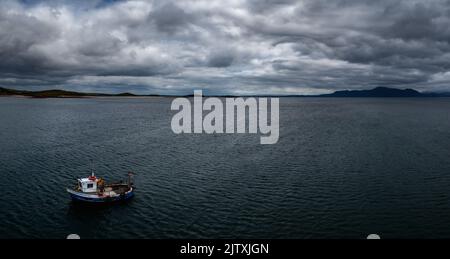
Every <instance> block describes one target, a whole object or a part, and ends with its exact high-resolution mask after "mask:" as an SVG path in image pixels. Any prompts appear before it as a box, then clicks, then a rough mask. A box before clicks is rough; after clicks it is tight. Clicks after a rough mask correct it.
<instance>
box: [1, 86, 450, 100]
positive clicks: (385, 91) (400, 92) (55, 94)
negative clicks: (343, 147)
mask: <svg viewBox="0 0 450 259" xmlns="http://www.w3.org/2000/svg"><path fill="white" fill-rule="evenodd" d="M0 96H26V97H32V98H82V97H108V96H110V97H139V96H142V97H144V96H155V95H135V94H132V93H120V94H104V93H82V92H73V91H64V90H45V91H24V90H14V89H8V88H2V87H0ZM161 96H164V95H161ZM189 96H190V95H187V96H185V97H189ZM223 97H238V96H223ZM274 97H276V96H274ZM280 97H281V96H280ZM286 97H450V92H448V93H431V92H429V93H422V92H419V91H416V90H414V89H396V88H388V87H376V88H374V89H371V90H344V91H336V92H334V93H331V94H322V95H290V96H286Z"/></svg>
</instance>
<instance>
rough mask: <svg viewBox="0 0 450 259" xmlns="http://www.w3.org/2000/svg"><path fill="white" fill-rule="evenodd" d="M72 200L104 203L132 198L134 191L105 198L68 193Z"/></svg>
mask: <svg viewBox="0 0 450 259" xmlns="http://www.w3.org/2000/svg"><path fill="white" fill-rule="evenodd" d="M70 196H71V197H72V200H74V201H82V202H95V203H104V202H113V201H124V200H128V199H130V198H132V197H133V196H134V192H130V193H127V194H125V195H124V196H117V197H113V198H111V197H105V198H86V197H82V196H78V195H75V194H70Z"/></svg>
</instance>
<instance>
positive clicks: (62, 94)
mask: <svg viewBox="0 0 450 259" xmlns="http://www.w3.org/2000/svg"><path fill="white" fill-rule="evenodd" d="M0 96H27V97H33V98H77V97H78V98H81V97H101V96H135V95H134V94H131V93H121V94H102V93H81V92H73V91H64V90H45V91H23V90H14V89H8V88H2V87H0Z"/></svg>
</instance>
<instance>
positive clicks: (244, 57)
mask: <svg viewBox="0 0 450 259" xmlns="http://www.w3.org/2000/svg"><path fill="white" fill-rule="evenodd" d="M0 86H4V87H10V88H18V89H33V90H37V89H50V88H60V89H67V90H76V91H89V92H112V93H117V92H133V93H147V94H150V93H151V94H186V93H192V90H193V89H203V90H204V92H206V93H210V94H314V93H327V92H330V91H334V90H341V89H368V88H373V87H377V86H388V87H397V88H415V89H418V90H422V91H450V0H436V1H431V0H430V1H427V0H421V1H415V0H406V1H401V0H398V1H394V0H380V1H373V0H358V1H356V0H355V1H350V0H336V1H333V0H328V1H322V0H301V1H293V0H273V1H270V0H248V1H243V0H227V1H224V0H195V1H194V0H192V1H188V0H187V1H162V0H160V1H120V0H116V1H113V0H109V1H105V0H103V1H102V0H78V1H68V0H66V1H64V0H53V1H38V0H21V1H19V0H2V1H1V2H0Z"/></svg>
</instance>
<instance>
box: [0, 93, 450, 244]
mask: <svg viewBox="0 0 450 259" xmlns="http://www.w3.org/2000/svg"><path fill="white" fill-rule="evenodd" d="M171 101H172V99H170V98H143V99H133V98H129V99H128V98H104V99H102V98H96V99H24V98H0V192H1V198H0V238H65V237H66V236H67V235H68V234H70V233H77V234H79V235H80V236H81V237H82V238H365V237H366V236H367V235H368V234H369V233H377V234H379V235H381V236H382V238H444V237H446V238H450V159H449V155H450V99H446V98H442V99H439V98H436V99H427V98H422V99H409V98H407V99H389V98H388V99H376V98H375V99H357V98H351V99H350V98H346V99H332V98H322V99H315V98H282V99H280V125H281V126H280V140H279V142H278V144H276V145H260V144H259V138H260V136H259V135H248V134H233V135H225V134H223V135H193V134H191V135H175V134H173V133H172V130H171V128H170V122H171V118H172V116H173V114H174V112H172V111H170V104H171ZM90 160H93V161H94V168H95V171H96V173H97V175H98V176H102V177H104V178H106V179H108V180H120V179H125V176H126V173H127V171H130V170H131V171H134V172H135V173H136V174H137V175H136V177H135V183H136V186H137V190H136V197H135V198H134V199H133V200H131V201H130V202H127V203H122V204H117V205H114V206H102V207H86V206H80V205H77V204H73V203H72V202H71V201H70V198H69V195H68V194H67V193H66V192H65V188H66V187H68V186H72V185H73V184H74V183H75V179H76V178H79V177H85V176H87V175H89V171H90Z"/></svg>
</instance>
